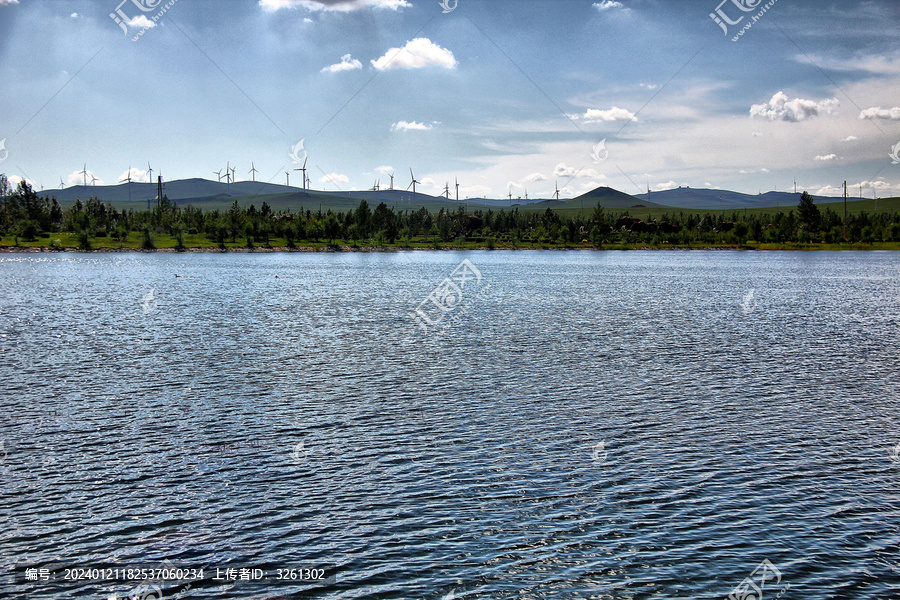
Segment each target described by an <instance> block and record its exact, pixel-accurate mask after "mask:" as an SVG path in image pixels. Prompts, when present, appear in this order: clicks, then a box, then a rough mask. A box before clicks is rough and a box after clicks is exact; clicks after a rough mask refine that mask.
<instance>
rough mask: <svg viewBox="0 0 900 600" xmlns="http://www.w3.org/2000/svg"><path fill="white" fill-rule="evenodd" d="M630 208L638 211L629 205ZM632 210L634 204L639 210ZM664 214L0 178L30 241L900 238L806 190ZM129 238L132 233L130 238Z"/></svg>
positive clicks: (17, 224)
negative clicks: (175, 192) (116, 190)
mask: <svg viewBox="0 0 900 600" xmlns="http://www.w3.org/2000/svg"><path fill="white" fill-rule="evenodd" d="M632 210H635V209H632ZM637 210H639V209H637ZM676 210H677V209H673V211H672V212H671V213H670V214H666V215H664V216H663V217H662V218H661V219H651V218H649V217H647V218H644V219H641V218H640V216H639V215H636V216H632V215H630V214H629V212H628V211H625V212H623V213H618V214H613V213H611V212H608V211H607V210H604V209H603V208H602V207H600V206H599V204H598V206H597V207H596V208H595V209H593V211H592V212H591V213H590V214H587V213H585V214H575V215H574V216H564V215H561V214H560V213H559V212H557V211H553V210H551V209H549V208H548V209H546V210H545V211H536V210H527V209H520V208H513V209H508V210H493V209H491V208H479V209H477V210H474V211H471V212H467V211H466V210H464V208H463V207H459V208H458V209H457V210H455V211H453V210H448V209H446V208H442V209H441V210H440V211H438V212H437V213H432V212H430V211H428V210H426V209H425V208H424V207H423V208H420V209H418V210H411V209H406V210H396V209H394V208H392V207H389V206H388V205H386V204H385V203H383V202H382V203H380V204H378V206H376V207H375V208H374V209H372V208H371V207H370V206H369V204H368V203H367V202H366V201H365V200H361V201H360V203H359V206H358V207H357V208H355V209H351V210H348V211H345V212H336V211H333V210H327V211H325V212H322V211H321V210H320V211H318V212H313V211H311V210H300V211H296V212H292V211H289V210H282V211H278V212H275V211H273V210H272V208H271V207H270V206H269V205H268V204H267V203H266V202H263V203H262V204H261V205H260V207H259V208H256V206H255V205H254V204H250V205H249V206H247V207H241V206H240V204H239V203H238V201H237V200H235V201H234V203H233V204H232V206H231V208H229V209H228V210H205V211H204V210H201V209H199V208H196V207H193V206H185V207H181V206H178V205H177V204H176V203H174V202H171V201H169V199H168V198H167V197H163V198H162V200H161V201H160V202H159V204H158V206H155V207H153V208H152V209H151V210H134V209H127V210H119V209H117V208H116V207H114V206H111V205H108V204H106V203H104V202H102V201H101V200H100V199H99V198H97V197H95V196H91V197H89V198H88V200H87V202H83V201H82V200H81V199H77V200H76V201H75V203H74V204H73V205H72V206H71V207H69V208H67V209H63V208H62V206H61V205H60V204H59V202H58V201H57V200H56V198H55V197H52V198H48V197H43V198H42V197H40V196H39V195H38V194H37V193H35V191H34V190H33V189H32V187H31V186H30V185H29V184H28V183H26V182H24V181H23V182H20V183H19V184H18V185H17V186H15V187H12V186H10V185H9V182H8V181H7V180H6V178H5V177H0V235H3V236H8V235H13V236H15V238H16V240H17V241H18V240H19V239H21V240H23V241H29V242H33V241H36V240H37V239H38V238H39V237H50V236H51V235H52V234H53V233H59V232H69V233H73V234H75V235H76V237H77V239H78V243H79V246H80V247H83V248H90V246H91V240H92V239H93V240H96V238H112V239H114V240H117V241H120V242H122V241H125V240H126V239H129V236H133V235H134V234H136V235H137V236H138V238H139V239H140V240H141V245H142V246H143V247H145V248H152V247H154V244H155V242H154V238H155V236H158V235H160V234H165V235H170V236H173V237H174V238H175V240H176V247H183V246H184V236H185V235H193V236H196V235H202V236H205V237H206V238H207V239H208V240H209V241H210V242H212V243H215V244H217V245H219V246H220V247H222V248H224V247H226V244H227V243H231V244H234V243H241V244H246V245H248V246H253V245H257V244H259V245H268V244H269V243H270V241H271V240H273V239H275V238H277V239H279V240H284V241H285V243H286V244H287V246H288V247H293V246H295V245H296V244H298V243H302V242H315V243H325V242H327V243H329V244H334V243H336V242H343V243H350V244H353V245H358V244H362V243H371V244H396V243H398V242H399V243H400V244H401V245H402V244H404V243H409V242H412V241H414V240H416V241H418V242H422V241H427V242H430V243H434V244H435V245H439V244H447V243H453V242H465V241H475V242H478V243H483V244H486V245H488V246H489V247H492V246H493V244H500V243H502V244H504V245H513V246H516V245H517V244H524V243H540V244H548V245H569V244H575V245H577V244H584V243H590V244H593V245H594V246H596V247H602V246H603V245H616V244H647V245H663V244H668V245H672V246H676V245H691V244H698V243H700V244H744V243H746V242H748V241H755V242H757V243H810V242H814V243H820V242H824V243H831V244H834V243H842V242H865V243H871V242H880V241H885V242H900V215H898V214H894V213H893V212H891V213H888V212H880V213H873V214H868V213H864V212H863V213H858V214H855V215H851V216H849V217H848V218H847V220H846V222H845V221H844V218H843V216H842V215H838V214H837V213H835V212H834V211H832V210H831V209H830V208H825V210H824V211H822V210H820V209H819V207H818V206H816V205H815V202H814V200H813V198H812V196H810V195H809V194H808V193H806V192H804V193H803V195H802V198H801V200H800V203H799V204H798V206H797V207H796V209H795V210H790V211H788V212H778V213H772V214H770V213H765V214H763V213H754V214H747V215H741V214H740V213H739V212H732V214H730V215H727V216H726V214H725V213H724V212H719V213H718V214H716V213H715V212H713V211H710V212H708V213H706V214H696V213H684V212H683V211H678V212H676ZM132 239H133V238H132Z"/></svg>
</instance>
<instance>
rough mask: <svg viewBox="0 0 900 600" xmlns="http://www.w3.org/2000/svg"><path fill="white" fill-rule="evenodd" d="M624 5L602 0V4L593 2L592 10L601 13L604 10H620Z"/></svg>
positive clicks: (610, 0)
mask: <svg viewBox="0 0 900 600" xmlns="http://www.w3.org/2000/svg"><path fill="white" fill-rule="evenodd" d="M623 6H624V4H622V3H621V2H615V1H614V0H603V2H594V8H596V9H597V10H599V11H600V12H603V11H605V10H609V9H611V8H622V7H623Z"/></svg>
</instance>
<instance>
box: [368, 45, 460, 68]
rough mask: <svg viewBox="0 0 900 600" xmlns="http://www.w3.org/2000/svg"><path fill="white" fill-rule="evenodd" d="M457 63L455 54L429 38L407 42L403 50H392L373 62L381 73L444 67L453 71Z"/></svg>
mask: <svg viewBox="0 0 900 600" xmlns="http://www.w3.org/2000/svg"><path fill="white" fill-rule="evenodd" d="M456 65H457V62H456V58H454V56H453V53H452V52H450V51H449V50H447V49H446V48H441V47H440V46H438V45H437V44H435V43H434V42H432V41H431V40H429V39H428V38H416V39H414V40H410V41H408V42H406V46H404V47H403V48H391V49H390V50H388V51H387V52H385V53H384V56H382V57H381V58H379V59H377V60H373V61H372V66H373V67H375V68H376V69H378V70H379V71H381V70H385V69H421V68H424V67H443V68H446V69H452V68H454V67H456Z"/></svg>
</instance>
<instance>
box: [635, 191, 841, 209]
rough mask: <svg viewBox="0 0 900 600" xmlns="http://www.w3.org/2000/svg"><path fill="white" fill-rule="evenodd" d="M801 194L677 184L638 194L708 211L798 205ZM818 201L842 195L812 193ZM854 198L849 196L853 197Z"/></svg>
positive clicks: (676, 205) (663, 202) (677, 205)
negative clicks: (756, 191)
mask: <svg viewBox="0 0 900 600" xmlns="http://www.w3.org/2000/svg"><path fill="white" fill-rule="evenodd" d="M801 195H802V194H801V193H799V192H798V193H796V194H794V193H791V192H766V193H765V194H757V195H752V194H742V193H740V192H730V191H728V190H710V189H703V188H690V187H680V188H676V189H674V190H666V191H664V192H651V193H650V194H649V198H648V194H639V195H638V196H637V197H638V198H640V199H641V200H643V201H645V202H646V201H648V200H651V201H653V202H655V203H656V204H662V205H664V206H671V207H674V208H692V209H709V210H732V209H736V208H767V207H778V206H781V207H788V206H797V205H798V204H799V203H800V196H801ZM813 198H814V199H815V201H816V203H817V204H821V203H824V202H837V201H841V202H843V200H844V199H843V198H833V197H831V198H828V197H818V196H815V195H814V196H813ZM853 199H854V198H850V200H853Z"/></svg>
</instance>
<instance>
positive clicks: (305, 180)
mask: <svg viewBox="0 0 900 600" xmlns="http://www.w3.org/2000/svg"><path fill="white" fill-rule="evenodd" d="M308 160H309V157H308V156H307V157H306V158H304V159H303V166H302V167H301V168H299V169H294V170H295V171H302V172H303V179H301V180H300V183H301V184H302V185H303V189H304V190H305V189H308V188H307V187H306V186H307V184H308V183H309V179H307V177H306V161H308Z"/></svg>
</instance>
